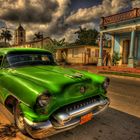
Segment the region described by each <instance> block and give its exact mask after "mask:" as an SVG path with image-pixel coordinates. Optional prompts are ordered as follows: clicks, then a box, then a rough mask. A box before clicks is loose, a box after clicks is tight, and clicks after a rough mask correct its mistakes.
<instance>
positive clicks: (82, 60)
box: [56, 45, 110, 64]
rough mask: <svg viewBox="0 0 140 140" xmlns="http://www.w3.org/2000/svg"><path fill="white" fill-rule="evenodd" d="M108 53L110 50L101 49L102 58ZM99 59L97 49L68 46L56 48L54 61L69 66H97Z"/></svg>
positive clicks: (83, 46)
mask: <svg viewBox="0 0 140 140" xmlns="http://www.w3.org/2000/svg"><path fill="white" fill-rule="evenodd" d="M106 52H110V48H107V47H106V48H104V49H103V56H104V55H105V54H106ZM98 58H99V47H98V46H89V45H68V46H66V47H63V48H58V49H57V52H56V60H57V61H58V62H64V61H66V62H67V63H69V64H97V62H98Z"/></svg>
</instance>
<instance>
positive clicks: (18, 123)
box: [14, 102, 27, 135]
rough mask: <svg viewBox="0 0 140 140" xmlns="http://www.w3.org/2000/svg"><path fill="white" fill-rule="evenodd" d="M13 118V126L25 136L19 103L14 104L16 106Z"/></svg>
mask: <svg viewBox="0 0 140 140" xmlns="http://www.w3.org/2000/svg"><path fill="white" fill-rule="evenodd" d="M14 118H15V124H16V126H17V127H18V129H19V130H20V131H21V132H22V133H23V134H25V135H27V131H26V129H25V123H24V116H23V113H22V111H21V109H20V107H19V102H16V105H15V106H14Z"/></svg>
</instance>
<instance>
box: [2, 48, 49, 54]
mask: <svg viewBox="0 0 140 140" xmlns="http://www.w3.org/2000/svg"><path fill="white" fill-rule="evenodd" d="M25 51H42V52H44V51H45V52H49V51H48V50H45V49H39V48H0V55H2V54H7V53H10V52H25Z"/></svg>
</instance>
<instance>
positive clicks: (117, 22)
mask: <svg viewBox="0 0 140 140" xmlns="http://www.w3.org/2000/svg"><path fill="white" fill-rule="evenodd" d="M103 34H109V35H111V37H112V45H111V46H112V47H111V56H113V54H114V52H118V54H119V55H120V57H121V60H120V61H119V65H120V66H123V67H132V68H133V67H135V66H136V67H137V66H140V8H136V9H132V10H130V11H127V12H123V13H119V14H115V15H110V16H107V17H103V18H102V22H101V25H100V52H99V59H98V66H102V65H103V55H102V52H103V45H102V44H103V43H102V37H103Z"/></svg>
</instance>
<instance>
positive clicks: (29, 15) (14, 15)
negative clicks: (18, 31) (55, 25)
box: [0, 0, 58, 23]
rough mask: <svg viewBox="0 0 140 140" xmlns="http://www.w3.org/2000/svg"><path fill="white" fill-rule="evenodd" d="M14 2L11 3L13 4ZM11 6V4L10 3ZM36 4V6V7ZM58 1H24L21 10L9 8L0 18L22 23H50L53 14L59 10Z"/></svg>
mask: <svg viewBox="0 0 140 140" xmlns="http://www.w3.org/2000/svg"><path fill="white" fill-rule="evenodd" d="M12 1H13V0H10V1H9V2H11V3H12ZM9 4H10V3H9ZM34 4H35V5H34ZM57 8H58V3H57V1H52V0H38V1H36V3H33V2H32V1H30V0H26V1H23V6H22V7H19V8H13V7H9V8H8V9H7V10H6V11H5V12H3V13H2V15H1V16H0V18H1V19H3V20H6V21H12V22H19V21H20V22H22V23H48V22H51V20H52V18H53V17H52V14H53V13H54V12H55V11H56V10H57Z"/></svg>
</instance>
